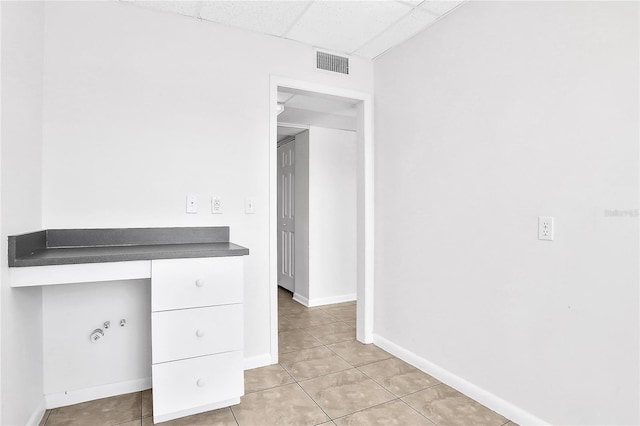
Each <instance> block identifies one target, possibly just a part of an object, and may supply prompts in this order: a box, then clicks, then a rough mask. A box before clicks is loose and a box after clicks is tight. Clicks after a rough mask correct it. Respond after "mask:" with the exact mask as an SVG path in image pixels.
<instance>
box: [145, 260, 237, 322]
mask: <svg viewBox="0 0 640 426" xmlns="http://www.w3.org/2000/svg"><path fill="white" fill-rule="evenodd" d="M242 274H243V268H242V257H239V256H238V257H235V256H234V257H211V258H196V259H162V260H152V261H151V310H152V311H164V310H170V309H181V308H195V307H200V306H212V305H225V304H231V303H242V293H243V279H242Z"/></svg>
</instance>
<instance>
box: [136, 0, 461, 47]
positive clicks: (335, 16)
mask: <svg viewBox="0 0 640 426" xmlns="http://www.w3.org/2000/svg"><path fill="white" fill-rule="evenodd" d="M124 1H128V2H131V3H134V4H136V5H139V6H143V7H146V8H151V9H156V10H161V11H165V12H171V13H179V14H181V15H186V16H190V17H193V18H197V19H203V20H207V21H213V22H218V23H220V24H224V25H230V26H234V27H240V28H244V29H247V30H250V31H256V32H260V33H264V34H269V35H273V36H276V37H282V38H286V39H291V40H296V41H300V42H302V43H306V44H309V45H311V46H314V47H317V48H321V49H325V50H330V51H334V52H338V53H345V54H348V55H358V56H363V57H366V58H370V59H373V58H375V57H377V56H379V55H381V54H383V53H384V52H386V51H387V50H389V49H391V48H393V47H395V46H397V45H399V44H401V43H402V42H404V41H406V40H408V39H409V38H411V37H412V36H414V35H415V34H417V33H418V32H420V31H422V30H423V29H425V28H426V27H428V26H429V25H431V24H433V23H434V22H436V21H437V20H438V19H441V18H442V17H443V16H445V15H447V14H448V13H450V12H451V11H453V10H454V9H455V8H457V7H459V6H460V5H462V4H463V3H464V1H458V0H437V1H436V0H425V1H419V0H418V1H410V0H407V1H401V0H374V1H370V0H359V1H341V0H288V1H268V0H262V1H245V0H203V1H190V0H184V1H181V0H173V1H170V0H164V1H155V0H124Z"/></svg>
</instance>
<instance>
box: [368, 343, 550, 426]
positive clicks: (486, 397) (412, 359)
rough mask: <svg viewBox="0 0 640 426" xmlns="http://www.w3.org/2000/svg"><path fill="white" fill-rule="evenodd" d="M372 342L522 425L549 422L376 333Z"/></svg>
mask: <svg viewBox="0 0 640 426" xmlns="http://www.w3.org/2000/svg"><path fill="white" fill-rule="evenodd" d="M373 343H374V344H375V345H377V346H379V347H380V348H382V349H384V350H385V351H387V352H389V353H390V354H392V355H395V356H396V357H398V358H400V359H401V360H403V361H405V362H408V363H409V364H411V365H413V366H414V367H416V368H418V369H420V370H422V371H424V372H425V373H427V374H429V375H431V376H433V377H435V378H436V379H438V380H440V381H441V382H442V383H444V384H446V385H448V386H451V387H452V388H454V389H456V390H458V391H459V392H462V393H463V394H465V395H467V396H468V397H470V398H472V399H474V400H476V401H478V402H479V403H480V404H482V405H485V406H486V407H489V408H490V409H492V410H493V411H495V412H496V413H498V414H500V415H502V416H504V417H506V418H508V419H509V420H512V421H514V422H516V423H518V424H519V425H522V426H525V425H526V426H529V425H531V426H533V425H549V424H550V423H549V422H545V421H544V420H541V419H539V418H538V417H536V416H534V415H533V414H531V413H529V412H527V411H525V410H523V409H522V408H520V407H517V406H515V405H513V404H511V403H510V402H507V401H505V400H504V399H502V398H500V397H498V396H496V395H494V394H492V393H491V392H488V391H486V390H484V389H482V388H480V387H478V386H476V385H474V384H473V383H471V382H468V381H466V380H465V379H463V378H462V377H460V376H457V375H455V374H453V373H452V372H450V371H448V370H445V369H444V368H442V367H440V366H438V365H436V364H434V363H432V362H430V361H427V360H426V359H424V358H422V357H420V356H418V355H417V354H415V353H413V352H411V351H409V350H407V349H405V348H403V347H401V346H399V345H397V344H395V343H393V342H391V341H390V340H387V339H385V338H384V337H382V336H379V335H377V334H374V335H373Z"/></svg>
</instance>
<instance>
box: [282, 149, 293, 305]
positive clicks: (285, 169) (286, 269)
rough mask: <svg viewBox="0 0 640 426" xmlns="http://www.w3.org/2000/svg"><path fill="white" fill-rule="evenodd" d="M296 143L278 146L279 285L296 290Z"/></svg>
mask: <svg viewBox="0 0 640 426" xmlns="http://www.w3.org/2000/svg"><path fill="white" fill-rule="evenodd" d="M295 158H296V153H295V143H294V142H293V141H292V142H289V143H287V144H284V145H282V146H281V147H279V148H278V285H280V286H281V287H284V288H286V289H287V290H289V291H291V292H294V291H295V267H294V265H295V240H294V236H295V223H294V217H295V208H294V205H295V199H294V192H295Z"/></svg>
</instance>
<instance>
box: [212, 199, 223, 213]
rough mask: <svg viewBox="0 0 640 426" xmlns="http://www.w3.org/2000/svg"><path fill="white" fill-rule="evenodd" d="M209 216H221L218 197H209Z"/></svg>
mask: <svg viewBox="0 0 640 426" xmlns="http://www.w3.org/2000/svg"><path fill="white" fill-rule="evenodd" d="M211 214H222V200H221V199H220V198H218V197H211Z"/></svg>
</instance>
